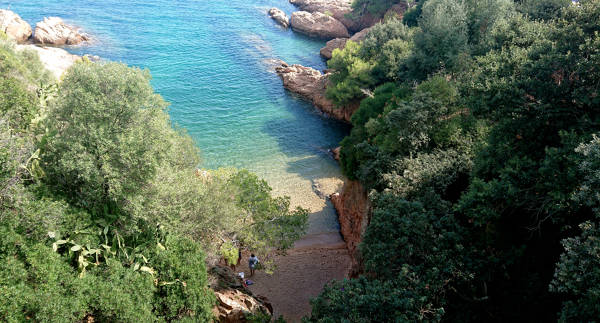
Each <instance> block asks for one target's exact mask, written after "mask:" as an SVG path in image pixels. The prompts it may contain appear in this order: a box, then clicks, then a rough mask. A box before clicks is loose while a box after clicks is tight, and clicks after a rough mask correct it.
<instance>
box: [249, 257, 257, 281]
mask: <svg viewBox="0 0 600 323" xmlns="http://www.w3.org/2000/svg"><path fill="white" fill-rule="evenodd" d="M257 264H258V258H257V257H256V256H255V255H254V254H251V255H250V258H248V267H250V277H252V276H254V268H256V265H257Z"/></svg>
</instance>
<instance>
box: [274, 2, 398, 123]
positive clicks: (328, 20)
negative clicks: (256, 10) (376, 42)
mask: <svg viewBox="0 0 600 323" xmlns="http://www.w3.org/2000/svg"><path fill="white" fill-rule="evenodd" d="M289 1H290V3H291V4H293V5H295V6H296V7H298V9H300V10H299V11H295V12H293V13H292V14H291V18H289V19H288V17H287V15H286V14H285V13H284V12H283V11H282V10H280V9H278V8H271V9H269V11H268V14H269V16H270V17H271V18H272V19H273V20H275V21H276V22H277V23H278V24H279V25H281V26H283V27H284V28H288V27H291V28H292V30H294V31H295V32H298V33H301V34H305V35H308V36H310V37H315V38H321V39H328V42H327V43H326V45H325V46H324V47H323V48H321V50H320V53H319V54H320V55H321V56H322V57H323V58H325V59H331V57H332V55H333V51H334V50H335V49H340V50H341V49H344V47H345V46H346V43H347V42H348V41H353V42H357V43H358V42H361V41H363V40H364V39H365V38H366V37H367V35H368V33H369V31H370V30H371V28H372V27H373V26H374V25H375V24H377V23H379V22H380V21H382V19H383V18H384V17H386V16H390V15H392V14H393V15H396V16H398V17H399V18H401V17H402V14H403V13H404V10H405V9H406V6H405V5H400V4H398V5H395V6H393V7H392V8H391V9H389V10H388V11H387V12H386V13H385V15H381V16H374V15H372V14H370V13H363V14H361V15H360V16H359V17H352V6H351V3H352V1H351V0H289ZM352 32H354V34H352ZM275 71H276V73H277V75H278V76H279V77H280V78H281V80H282V82H283V86H284V87H285V88H286V89H288V90H290V91H292V92H294V93H297V94H298V95H300V96H301V97H303V98H305V99H306V100H308V101H310V102H312V103H313V104H314V105H315V107H316V108H317V109H318V110H320V111H321V112H323V113H324V114H326V115H328V116H331V117H332V118H334V119H337V120H340V121H343V122H346V123H350V118H351V117H352V114H353V113H354V112H355V111H356V110H357V109H358V106H359V105H360V102H354V103H351V104H349V105H347V106H342V107H338V106H336V105H335V104H334V103H333V102H332V101H331V100H330V99H328V98H327V97H326V95H325V91H326V90H327V86H328V84H329V81H328V78H329V75H330V74H331V73H332V72H334V71H328V70H326V71H323V72H321V71H318V70H315V69H313V68H311V67H306V66H302V65H299V64H291V65H290V64H288V63H285V62H281V64H280V65H279V66H276V67H275Z"/></svg>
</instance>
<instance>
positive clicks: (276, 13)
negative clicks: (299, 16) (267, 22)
mask: <svg viewBox="0 0 600 323" xmlns="http://www.w3.org/2000/svg"><path fill="white" fill-rule="evenodd" d="M269 16H270V17H271V18H273V20H275V21H277V23H278V24H280V25H281V26H283V27H284V28H288V27H289V26H290V19H289V18H288V17H287V15H286V14H285V12H283V11H281V10H280V9H278V8H271V9H269Z"/></svg>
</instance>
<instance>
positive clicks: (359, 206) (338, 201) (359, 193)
mask: <svg viewBox="0 0 600 323" xmlns="http://www.w3.org/2000/svg"><path fill="white" fill-rule="evenodd" d="M331 202H332V203H333V205H334V207H335V209H336V210H337V212H338V219H339V222H340V227H341V233H342V236H343V237H344V241H345V242H346V247H347V248H348V252H349V253H350V257H351V258H352V269H351V271H350V277H357V276H358V275H359V274H360V273H361V271H362V268H361V267H362V264H361V259H360V253H359V252H358V245H359V244H360V242H361V241H362V238H363V236H364V233H365V231H366V230H367V226H368V225H369V222H370V221H371V202H370V201H369V198H368V196H367V192H366V191H365V189H364V187H363V186H362V185H361V184H360V183H359V182H357V181H348V182H346V183H345V184H344V188H343V189H342V192H341V193H335V194H333V195H331Z"/></svg>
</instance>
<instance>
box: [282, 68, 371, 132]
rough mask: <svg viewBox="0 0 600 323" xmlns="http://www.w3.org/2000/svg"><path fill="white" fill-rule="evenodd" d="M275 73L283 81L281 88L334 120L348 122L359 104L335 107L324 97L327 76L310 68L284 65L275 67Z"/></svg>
mask: <svg viewBox="0 0 600 323" xmlns="http://www.w3.org/2000/svg"><path fill="white" fill-rule="evenodd" d="M275 72H276V73H277V75H279V77H280V78H281V80H282V81H283V86H284V87H285V88H286V89H288V90H290V91H292V92H294V93H298V94H299V95H301V96H302V97H304V98H306V99H308V100H310V101H311V102H312V103H313V104H314V105H315V106H316V107H317V108H318V109H319V110H321V112H323V113H326V114H328V115H330V116H332V117H333V118H335V119H338V120H341V121H345V122H350V117H352V114H353V113H354V111H356V109H358V106H359V102H357V103H356V104H352V105H349V106H344V107H337V106H335V104H334V103H333V102H332V101H331V100H329V99H328V98H327V97H326V96H325V91H326V90H327V84H328V83H329V81H328V75H327V74H323V73H321V72H320V71H317V70H315V69H313V68H310V67H305V66H302V65H298V64H294V65H288V64H286V63H282V64H281V66H278V67H276V68H275Z"/></svg>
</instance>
